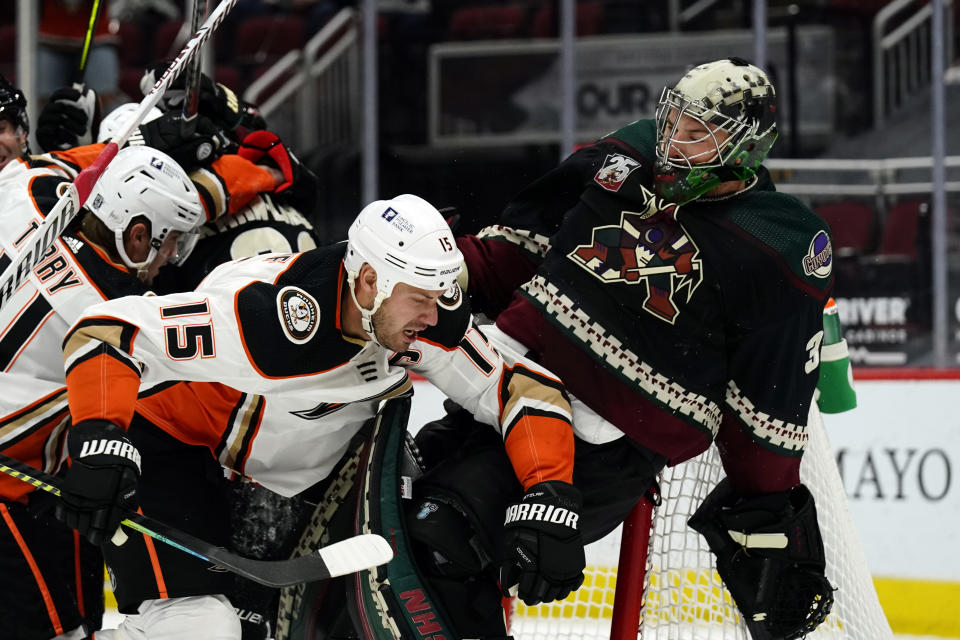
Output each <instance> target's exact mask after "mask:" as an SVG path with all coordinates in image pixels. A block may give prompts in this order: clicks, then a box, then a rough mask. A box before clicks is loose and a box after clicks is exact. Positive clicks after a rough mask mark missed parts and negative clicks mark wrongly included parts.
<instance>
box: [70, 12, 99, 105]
mask: <svg viewBox="0 0 960 640" xmlns="http://www.w3.org/2000/svg"><path fill="white" fill-rule="evenodd" d="M101 7H102V4H101V2H100V0H93V8H92V9H91V10H90V22H89V23H87V33H86V35H85V36H84V37H83V50H82V51H81V52H80V64H78V65H77V68H76V69H74V71H73V88H74V89H79V88H80V87H82V86H83V76H84V74H85V73H86V71H87V58H88V57H89V56H90V46H91V45H92V44H93V32H94V31H96V30H97V22H99V21H100V9H101Z"/></svg>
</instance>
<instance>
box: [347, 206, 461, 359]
mask: <svg viewBox="0 0 960 640" xmlns="http://www.w3.org/2000/svg"><path fill="white" fill-rule="evenodd" d="M364 263H367V264H369V265H370V266H371V267H373V270H374V271H376V272H377V295H376V297H375V298H374V301H373V305H372V307H371V308H370V309H364V308H363V307H362V306H361V305H360V303H359V302H358V301H357V296H356V292H355V291H354V281H355V280H356V278H357V276H358V275H359V274H360V268H361V267H362V266H363V264H364ZM343 266H344V268H345V269H346V272H347V281H348V288H349V289H350V296H351V297H352V298H353V303H354V304H355V305H356V307H357V309H359V310H360V316H361V322H362V325H363V330H364V331H365V332H366V333H367V334H368V335H369V336H370V338H371V339H372V340H374V341H375V342H376V343H377V344H382V343H381V342H380V340H379V339H378V338H377V336H376V332H375V327H374V326H373V314H375V313H376V312H377V309H379V308H380V305H381V304H382V303H383V301H384V300H386V299H387V298H388V297H390V294H391V293H393V288H394V287H395V286H396V285H397V283H398V282H403V283H404V284H407V285H410V286H411V287H417V288H418V289H425V290H428V291H438V290H445V289H449V288H450V287H452V286H454V285H455V284H456V282H457V275H458V274H459V273H460V271H461V269H462V268H463V254H461V253H460V250H459V249H458V248H457V244H456V242H455V241H454V239H453V233H452V232H451V231H450V227H449V226H448V225H447V222H446V220H444V219H443V216H442V215H441V214H440V212H439V211H437V209H436V208H435V207H434V206H433V205H431V204H430V203H429V202H427V201H426V200H424V199H423V198H421V197H419V196H415V195H411V194H403V195H399V196H397V197H395V198H393V199H391V200H377V201H375V202H371V203H370V204H368V205H367V206H366V207H364V208H363V210H362V211H361V212H360V215H358V216H357V218H356V220H354V221H353V224H351V225H350V230H349V231H348V232H347V251H346V254H345V255H344V258H343Z"/></svg>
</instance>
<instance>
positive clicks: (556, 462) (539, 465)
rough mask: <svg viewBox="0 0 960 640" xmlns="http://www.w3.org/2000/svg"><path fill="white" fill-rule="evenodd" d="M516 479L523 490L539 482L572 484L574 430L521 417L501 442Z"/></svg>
mask: <svg viewBox="0 0 960 640" xmlns="http://www.w3.org/2000/svg"><path fill="white" fill-rule="evenodd" d="M504 445H505V446H506V448H507V455H508V456H509V457H510V462H511V463H512V464H513V470H514V472H515V473H516V474H517V479H519V480H520V483H521V484H522V485H523V488H524V490H526V489H529V488H530V487H532V486H533V485H535V484H537V483H538V482H546V481H547V480H562V481H563V482H567V483H573V456H572V455H570V452H572V451H573V448H574V444H573V430H572V429H571V428H570V423H569V422H567V421H565V420H562V419H560V418H551V417H546V416H537V415H524V416H523V417H521V418H520V419H519V420H518V421H517V422H516V424H514V425H513V428H511V429H510V433H508V434H507V439H506V441H505V442H504Z"/></svg>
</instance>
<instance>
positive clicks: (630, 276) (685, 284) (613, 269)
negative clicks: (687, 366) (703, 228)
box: [567, 200, 703, 324]
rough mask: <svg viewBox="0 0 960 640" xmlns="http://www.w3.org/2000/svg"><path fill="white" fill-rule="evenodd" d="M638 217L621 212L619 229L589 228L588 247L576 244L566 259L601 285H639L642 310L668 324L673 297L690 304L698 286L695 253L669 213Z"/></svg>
mask: <svg viewBox="0 0 960 640" xmlns="http://www.w3.org/2000/svg"><path fill="white" fill-rule="evenodd" d="M652 203H653V200H651V206H648V208H647V210H646V211H645V212H643V213H635V212H632V211H623V212H621V213H620V224H619V225H610V226H604V227H594V229H593V238H592V240H593V243H592V244H589V245H586V244H585V245H580V246H578V247H577V248H576V249H574V250H573V251H571V252H570V253H569V254H568V255H567V257H568V258H570V259H571V260H573V261H574V262H575V263H576V264H578V265H580V266H581V267H583V268H584V269H586V270H587V271H589V272H590V273H592V274H593V275H594V276H596V277H597V278H598V279H599V280H601V281H603V282H609V283H615V282H622V283H626V284H637V285H642V286H644V287H645V288H646V298H645V299H644V301H643V304H642V308H643V309H644V310H645V311H647V312H648V313H650V314H651V315H653V316H655V317H657V318H659V319H660V320H663V321H665V322H669V323H670V324H673V323H675V322H676V320H677V315H678V314H679V310H678V308H677V305H676V303H675V302H674V296H676V295H677V294H678V293H680V294H681V295H683V296H685V297H684V299H683V300H682V301H683V302H689V301H690V298H691V297H693V292H694V291H696V289H697V287H698V286H700V283H701V282H702V281H703V271H702V270H701V267H700V260H699V258H698V257H697V256H698V255H699V254H700V250H699V249H698V248H697V245H696V244H694V243H693V240H691V239H690V237H688V236H687V234H686V233H685V232H684V230H683V228H682V227H681V226H680V224H679V223H678V222H677V221H676V219H675V218H674V216H673V213H672V211H673V210H672V209H668V210H666V211H659V210H656V209H655V207H653V205H652Z"/></svg>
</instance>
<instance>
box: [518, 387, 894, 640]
mask: <svg viewBox="0 0 960 640" xmlns="http://www.w3.org/2000/svg"><path fill="white" fill-rule="evenodd" d="M808 425H809V426H808V429H809V433H810V440H809V442H808V445H807V449H806V451H805V453H804V456H803V461H802V463H801V467H800V477H801V480H802V481H803V483H804V484H805V485H807V487H808V488H809V489H810V491H811V493H812V494H813V495H814V499H815V500H816V505H817V515H818V520H819V524H820V529H821V533H822V535H823V541H824V548H825V553H826V560H827V569H826V575H827V578H828V579H829V580H830V582H831V584H833V586H834V587H836V589H837V591H836V593H835V602H834V605H833V609H832V611H831V613H830V615H829V616H828V617H827V619H826V621H825V622H824V623H823V624H822V625H820V627H818V628H817V629H816V630H815V631H814V632H813V633H811V634H809V635H808V636H807V638H809V639H810V640H832V639H836V640H891V639H892V638H893V633H892V631H891V630H890V626H889V624H888V623H887V619H886V617H885V615H884V613H883V610H882V608H881V607H880V603H879V600H878V599H877V594H876V590H875V589H874V586H873V580H872V577H871V575H870V571H869V568H868V566H867V562H866V557H865V555H864V553H863V550H862V547H861V545H860V539H859V537H858V535H857V531H856V527H855V525H854V522H853V517H852V516H851V514H850V510H849V507H848V505H847V499H846V494H845V492H844V489H843V483H842V480H841V478H840V474H839V471H838V469H837V466H836V462H835V460H834V457H833V453H832V450H831V448H830V442H829V439H828V437H827V434H826V430H825V428H824V426H823V421H822V419H821V417H820V413H819V411H818V410H817V409H816V407H815V406H814V407H813V408H812V409H811V412H810V420H809V423H808ZM722 478H723V467H722V465H721V462H720V457H719V454H718V453H717V451H716V447H710V449H708V450H707V451H706V452H704V453H703V454H701V455H700V456H698V457H696V458H694V459H692V460H688V461H687V462H685V463H683V464H680V465H677V466H675V467H668V468H667V469H665V470H664V473H663V475H662V477H661V480H660V492H661V500H662V502H661V504H660V506H659V507H657V508H655V509H654V508H652V507H651V505H650V503H649V502H648V501H647V500H646V499H644V500H643V501H642V502H641V503H640V504H639V505H638V506H637V508H636V509H634V512H633V513H632V514H631V516H630V518H628V520H627V522H626V523H625V524H624V525H623V526H622V527H621V528H620V529H618V530H617V531H616V532H614V533H613V534H611V535H610V536H607V537H606V538H604V539H603V540H600V541H598V542H596V543H594V544H592V545H588V546H587V572H586V579H585V581H584V586H583V587H581V588H580V589H579V590H578V591H576V592H575V593H573V594H571V595H570V597H569V598H567V600H565V601H563V602H560V603H551V604H547V605H540V606H537V607H525V606H524V605H522V604H519V605H517V604H516V603H515V604H514V608H515V611H514V612H513V615H512V616H511V620H512V628H511V633H512V635H513V636H514V637H515V638H516V640H532V639H540V638H550V639H551V640H553V639H556V640H567V639H568V640H587V639H591V638H598V639H599V638H610V639H611V640H627V639H628V638H629V639H638V638H639V639H642V640H664V639H667V640H734V639H735V640H750V635H749V632H748V631H747V628H746V625H745V624H744V623H743V622H742V621H741V618H740V613H739V611H738V610H737V607H736V605H735V604H734V602H733V599H732V598H731V596H730V594H729V593H728V592H727V590H726V588H725V587H724V586H723V583H722V581H721V580H720V576H719V575H718V574H717V572H716V568H715V564H714V557H713V554H712V553H711V552H710V550H709V548H708V547H707V544H706V541H705V540H704V539H703V538H702V537H701V536H700V535H699V534H698V533H697V532H695V531H694V530H692V529H690V528H689V527H688V526H687V520H688V519H689V518H690V516H691V515H692V514H693V512H694V511H695V510H696V509H697V507H698V506H699V505H700V503H701V501H702V500H703V498H704V497H706V495H707V494H708V493H709V492H710V491H711V490H712V489H713V487H714V486H715V485H716V483H717V482H719V481H720V480H721V479H722ZM621 531H623V532H624V533H623V534H622V535H621Z"/></svg>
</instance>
